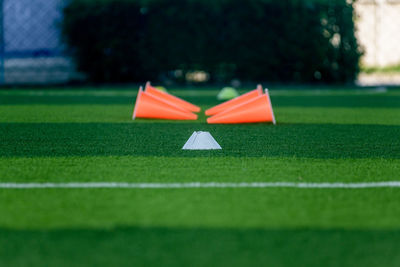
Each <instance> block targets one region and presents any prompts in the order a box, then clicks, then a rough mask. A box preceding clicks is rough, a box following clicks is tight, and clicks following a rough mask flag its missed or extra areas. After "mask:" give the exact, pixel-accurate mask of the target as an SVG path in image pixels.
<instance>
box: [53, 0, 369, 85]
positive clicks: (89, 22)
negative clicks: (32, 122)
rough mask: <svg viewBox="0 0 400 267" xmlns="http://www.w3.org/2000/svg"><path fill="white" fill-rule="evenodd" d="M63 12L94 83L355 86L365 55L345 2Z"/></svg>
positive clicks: (112, 1)
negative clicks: (237, 83)
mask: <svg viewBox="0 0 400 267" xmlns="http://www.w3.org/2000/svg"><path fill="white" fill-rule="evenodd" d="M63 15H64V19H63V21H62V23H61V28H62V36H63V40H64V41H65V43H66V44H67V49H68V53H69V54H70V55H71V56H72V57H73V58H74V59H75V61H76V64H77V68H78V70H80V71H81V72H83V73H85V74H86V75H87V77H88V79H89V80H90V81H91V82H95V83H104V82H106V83H115V82H118V83H120V82H142V81H145V80H153V81H166V80H170V81H174V82H177V83H179V82H185V81H186V80H187V78H188V77H189V78H190V77H191V78H192V79H193V80H196V79H199V80H203V81H208V82H218V83H219V82H228V81H232V80H235V79H238V80H241V81H270V82H289V83H290V82H293V83H352V82H353V81H354V80H355V78H356V76H357V74H358V72H359V60H360V56H361V55H362V49H361V48H360V46H359V44H358V43H357V39H356V36H355V27H354V20H353V16H354V12H353V5H352V2H351V1H346V0H335V1H322V0H320V1H311V0H309V1H299V0H283V1H268V0H246V1H241V0H147V1H139V0H137V1H135V0H71V1H69V2H68V3H67V5H66V6H65V7H64V9H63Z"/></svg>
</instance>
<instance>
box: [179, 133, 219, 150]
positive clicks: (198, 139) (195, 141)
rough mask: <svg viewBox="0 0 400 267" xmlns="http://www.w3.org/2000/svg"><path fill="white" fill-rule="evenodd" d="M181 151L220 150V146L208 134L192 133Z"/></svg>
mask: <svg viewBox="0 0 400 267" xmlns="http://www.w3.org/2000/svg"><path fill="white" fill-rule="evenodd" d="M182 149H189V150H208V149H222V148H221V146H220V145H219V144H218V143H217V141H215V139H214V137H212V136H211V134H210V133H209V132H202V131H198V132H193V134H192V135H191V136H190V138H189V139H188V140H187V141H186V144H185V145H184V146H183V147H182Z"/></svg>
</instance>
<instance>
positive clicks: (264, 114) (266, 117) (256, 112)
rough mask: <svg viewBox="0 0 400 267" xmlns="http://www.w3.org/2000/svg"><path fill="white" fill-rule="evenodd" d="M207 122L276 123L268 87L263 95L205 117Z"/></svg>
mask: <svg viewBox="0 0 400 267" xmlns="http://www.w3.org/2000/svg"><path fill="white" fill-rule="evenodd" d="M207 122H208V123H212V124H213V123H255V122H272V123H273V124H276V121H275V116H274V111H273V110H272V105H271V100H270V98H269V94H268V89H266V90H265V95H261V96H258V97H256V98H253V99H251V100H248V101H247V102H244V103H242V104H239V105H237V106H234V107H232V108H229V109H226V110H225V111H223V112H221V113H218V114H216V115H214V116H212V117H210V118H208V119H207Z"/></svg>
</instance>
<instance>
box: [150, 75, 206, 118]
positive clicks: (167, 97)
mask: <svg viewBox="0 0 400 267" xmlns="http://www.w3.org/2000/svg"><path fill="white" fill-rule="evenodd" d="M145 92H146V93H148V94H151V95H154V96H156V97H159V98H162V99H164V100H167V101H168V102H171V103H174V104H175V105H177V106H179V107H182V108H184V109H186V110H188V111H191V112H199V111H200V107H198V106H196V105H193V104H192V103H189V102H187V101H185V100H183V99H181V98H179V97H176V96H173V95H171V94H168V93H166V92H163V91H160V90H157V89H156V88H154V87H153V86H151V85H150V82H147V83H146V87H145Z"/></svg>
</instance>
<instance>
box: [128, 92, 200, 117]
mask: <svg viewBox="0 0 400 267" xmlns="http://www.w3.org/2000/svg"><path fill="white" fill-rule="evenodd" d="M136 118H148V119H165V120H196V119H197V115H196V114H193V113H191V112H189V111H186V110H185V109H183V108H181V107H178V106H176V105H174V104H173V103H171V102H168V101H165V100H164V99H161V98H159V97H156V96H154V95H150V94H148V93H146V92H143V89H142V87H140V88H139V92H138V95H137V97H136V104H135V109H134V110H133V114H132V119H133V120H134V119H136Z"/></svg>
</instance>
